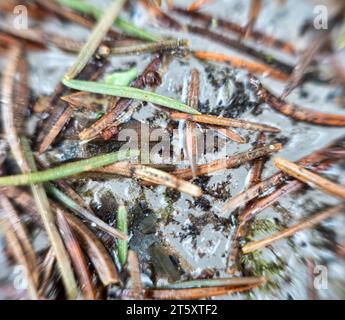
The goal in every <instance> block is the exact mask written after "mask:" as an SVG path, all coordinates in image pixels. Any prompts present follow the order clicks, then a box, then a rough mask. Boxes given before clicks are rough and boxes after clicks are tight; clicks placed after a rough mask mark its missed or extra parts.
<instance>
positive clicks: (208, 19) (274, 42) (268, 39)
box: [174, 8, 296, 54]
mask: <svg viewBox="0 0 345 320" xmlns="http://www.w3.org/2000/svg"><path fill="white" fill-rule="evenodd" d="M174 11H175V12H177V13H179V14H182V15H184V16H188V17H189V18H192V19H194V20H197V21H199V22H203V23H204V24H205V25H206V26H209V25H212V23H213V21H217V26H218V27H219V28H223V29H224V30H226V31H230V32H232V33H235V34H237V35H238V36H240V37H244V36H245V35H246V28H245V27H243V26H241V25H239V24H236V23H233V22H230V21H229V20H228V19H227V20H224V19H221V18H215V17H213V16H211V15H207V14H205V13H201V12H188V11H187V10H184V9H180V8H174ZM247 37H248V39H251V40H254V41H258V42H261V43H263V44H266V45H268V46H270V47H274V48H277V49H280V50H282V51H283V52H285V53H288V54H294V53H295V51H296V50H295V47H294V45H293V44H292V43H289V42H286V41H282V40H279V39H276V38H275V37H274V36H271V35H267V34H264V33H262V32H260V31H257V30H252V32H251V33H250V34H247Z"/></svg>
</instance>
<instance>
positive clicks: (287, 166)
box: [274, 158, 345, 199]
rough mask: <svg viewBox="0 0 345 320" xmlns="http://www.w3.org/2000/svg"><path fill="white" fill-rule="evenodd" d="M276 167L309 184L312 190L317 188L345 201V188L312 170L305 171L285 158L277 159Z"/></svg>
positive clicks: (275, 160) (275, 161)
mask: <svg viewBox="0 0 345 320" xmlns="http://www.w3.org/2000/svg"><path fill="white" fill-rule="evenodd" d="M274 165H275V166H276V167H277V168H278V169H280V170H282V171H283V172H285V173H286V174H288V175H290V176H292V177H294V178H295V179H297V180H299V181H302V182H304V183H306V184H308V185H309V186H310V187H312V188H317V189H320V190H322V191H324V192H326V193H328V194H330V195H332V196H335V197H338V198H340V199H345V187H343V186H341V185H339V184H337V183H335V182H332V181H330V180H328V179H326V178H323V177H321V176H319V175H318V174H316V173H313V172H311V171H310V170H307V169H304V168H303V167H301V166H299V165H297V164H295V163H293V162H290V161H288V160H286V159H284V158H275V159H274Z"/></svg>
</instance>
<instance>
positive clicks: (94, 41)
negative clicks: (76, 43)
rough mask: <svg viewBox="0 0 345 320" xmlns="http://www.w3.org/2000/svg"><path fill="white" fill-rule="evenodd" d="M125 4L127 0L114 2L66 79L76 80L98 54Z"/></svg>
mask: <svg viewBox="0 0 345 320" xmlns="http://www.w3.org/2000/svg"><path fill="white" fill-rule="evenodd" d="M125 2H126V0H116V1H113V4H112V6H111V7H110V8H109V10H107V11H106V13H105V14H104V16H103V17H102V19H101V20H100V21H99V23H98V24H97V25H96V27H95V28H94V30H93V32H92V34H91V35H90V37H89V39H88V40H87V42H86V44H85V45H84V47H83V48H82V50H81V51H80V53H79V55H78V58H77V60H76V62H75V63H74V64H73V66H72V67H71V68H70V70H69V71H68V72H67V74H66V75H65V79H68V80H69V79H74V78H75V77H76V76H77V75H78V74H79V73H80V72H81V71H82V70H83V69H84V67H85V66H86V64H87V63H88V62H89V60H90V59H91V57H92V55H93V54H94V53H95V52H96V50H97V48H98V47H99V45H100V44H101V41H102V40H103V38H104V36H105V35H106V34H107V32H108V31H109V29H110V28H111V26H112V24H113V22H114V21H115V19H116V17H117V15H118V14H119V12H120V11H121V9H122V7H123V5H124V4H125Z"/></svg>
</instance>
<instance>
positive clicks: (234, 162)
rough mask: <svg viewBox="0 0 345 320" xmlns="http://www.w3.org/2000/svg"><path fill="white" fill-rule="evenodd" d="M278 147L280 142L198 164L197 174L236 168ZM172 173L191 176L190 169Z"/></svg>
mask: <svg viewBox="0 0 345 320" xmlns="http://www.w3.org/2000/svg"><path fill="white" fill-rule="evenodd" d="M280 149H281V145H280V144H274V145H269V146H265V147H262V148H257V149H253V150H249V151H246V152H242V153H239V154H237V155H234V156H229V157H227V158H226V159H221V160H215V161H213V162H210V163H208V164H204V165H199V166H198V167H197V174H198V175H199V176H201V175H205V174H209V173H212V172H216V171H219V170H222V169H230V168H236V167H238V166H240V165H242V164H244V163H247V162H250V161H253V160H254V159H257V158H261V157H264V156H267V155H269V154H272V153H274V152H278V151H279V150H280ZM172 174H173V175H176V176H178V177H179V178H181V179H191V178H192V177H193V175H192V171H191V170H190V169H178V170H175V171H173V172H172Z"/></svg>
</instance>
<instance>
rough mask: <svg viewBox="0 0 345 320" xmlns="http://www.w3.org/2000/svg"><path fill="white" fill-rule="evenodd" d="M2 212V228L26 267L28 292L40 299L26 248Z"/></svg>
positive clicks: (19, 262)
mask: <svg viewBox="0 0 345 320" xmlns="http://www.w3.org/2000/svg"><path fill="white" fill-rule="evenodd" d="M1 216H2V212H1V211H0V229H2V230H3V232H4V233H5V236H6V239H7V243H8V246H9V248H10V250H11V251H12V254H13V256H14V258H15V260H16V262H17V263H18V264H19V265H20V266H22V267H24V268H25V271H26V272H25V273H26V280H27V286H28V288H27V289H28V292H29V295H30V297H31V299H33V300H38V299H39V298H40V296H39V293H38V292H37V283H36V282H35V279H34V278H33V277H32V274H31V271H32V270H31V269H30V266H29V262H28V261H27V259H26V255H25V249H24V248H22V246H21V244H20V241H19V239H18V238H17V236H16V232H15V230H14V229H13V228H12V226H11V224H10V223H9V222H8V220H7V219H5V218H3V217H1Z"/></svg>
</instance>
